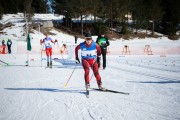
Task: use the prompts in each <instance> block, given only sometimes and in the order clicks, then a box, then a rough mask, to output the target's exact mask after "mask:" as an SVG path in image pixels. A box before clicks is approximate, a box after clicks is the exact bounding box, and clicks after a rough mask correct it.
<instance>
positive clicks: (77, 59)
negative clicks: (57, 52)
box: [75, 45, 80, 64]
mask: <svg viewBox="0 0 180 120" xmlns="http://www.w3.org/2000/svg"><path fill="white" fill-rule="evenodd" d="M79 49H80V45H78V46H76V48H75V57H76V58H75V59H76V64H78V63H80V61H79V57H78V50H79Z"/></svg>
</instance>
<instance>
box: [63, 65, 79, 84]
mask: <svg viewBox="0 0 180 120" xmlns="http://www.w3.org/2000/svg"><path fill="white" fill-rule="evenodd" d="M76 66H77V65H75V67H74V69H73V71H72V73H71V75H70V76H69V79H68V80H67V82H66V84H65V85H64V86H65V87H66V86H67V84H68V83H69V80H70V79H71V76H72V75H73V73H74V71H75V69H76Z"/></svg>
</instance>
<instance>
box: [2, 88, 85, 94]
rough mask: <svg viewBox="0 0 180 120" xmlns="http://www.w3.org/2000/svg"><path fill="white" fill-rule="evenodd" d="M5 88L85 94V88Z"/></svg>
mask: <svg viewBox="0 0 180 120" xmlns="http://www.w3.org/2000/svg"><path fill="white" fill-rule="evenodd" d="M4 89H6V90H37V91H38V90H39V91H48V92H68V93H80V94H86V91H85V90H62V89H54V88H4ZM83 91H84V92H83Z"/></svg>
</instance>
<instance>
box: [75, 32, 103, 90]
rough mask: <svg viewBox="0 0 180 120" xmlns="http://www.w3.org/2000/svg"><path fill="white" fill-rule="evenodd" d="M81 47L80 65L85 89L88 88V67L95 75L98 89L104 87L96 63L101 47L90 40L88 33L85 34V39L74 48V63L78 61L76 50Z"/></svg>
mask: <svg viewBox="0 0 180 120" xmlns="http://www.w3.org/2000/svg"><path fill="white" fill-rule="evenodd" d="M79 49H81V58H82V66H83V68H84V71H85V74H84V77H85V85H86V89H87V90H88V89H89V88H90V79H89V67H91V69H92V70H93V73H94V76H95V77H96V81H97V84H98V87H99V89H102V90H103V89H104V88H103V87H102V82H101V77H100V74H99V70H98V64H97V62H96V59H97V57H99V56H100V55H101V49H100V47H99V45H98V44H96V42H94V41H93V40H92V37H91V35H90V34H86V35H85V41H84V42H82V43H80V44H79V45H78V46H77V47H76V48H75V57H76V63H77V64H78V63H80V61H79V58H78V50H79Z"/></svg>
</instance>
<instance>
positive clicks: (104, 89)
mask: <svg viewBox="0 0 180 120" xmlns="http://www.w3.org/2000/svg"><path fill="white" fill-rule="evenodd" d="M98 87H99V90H102V91H106V88H104V87H102V85H98Z"/></svg>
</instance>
